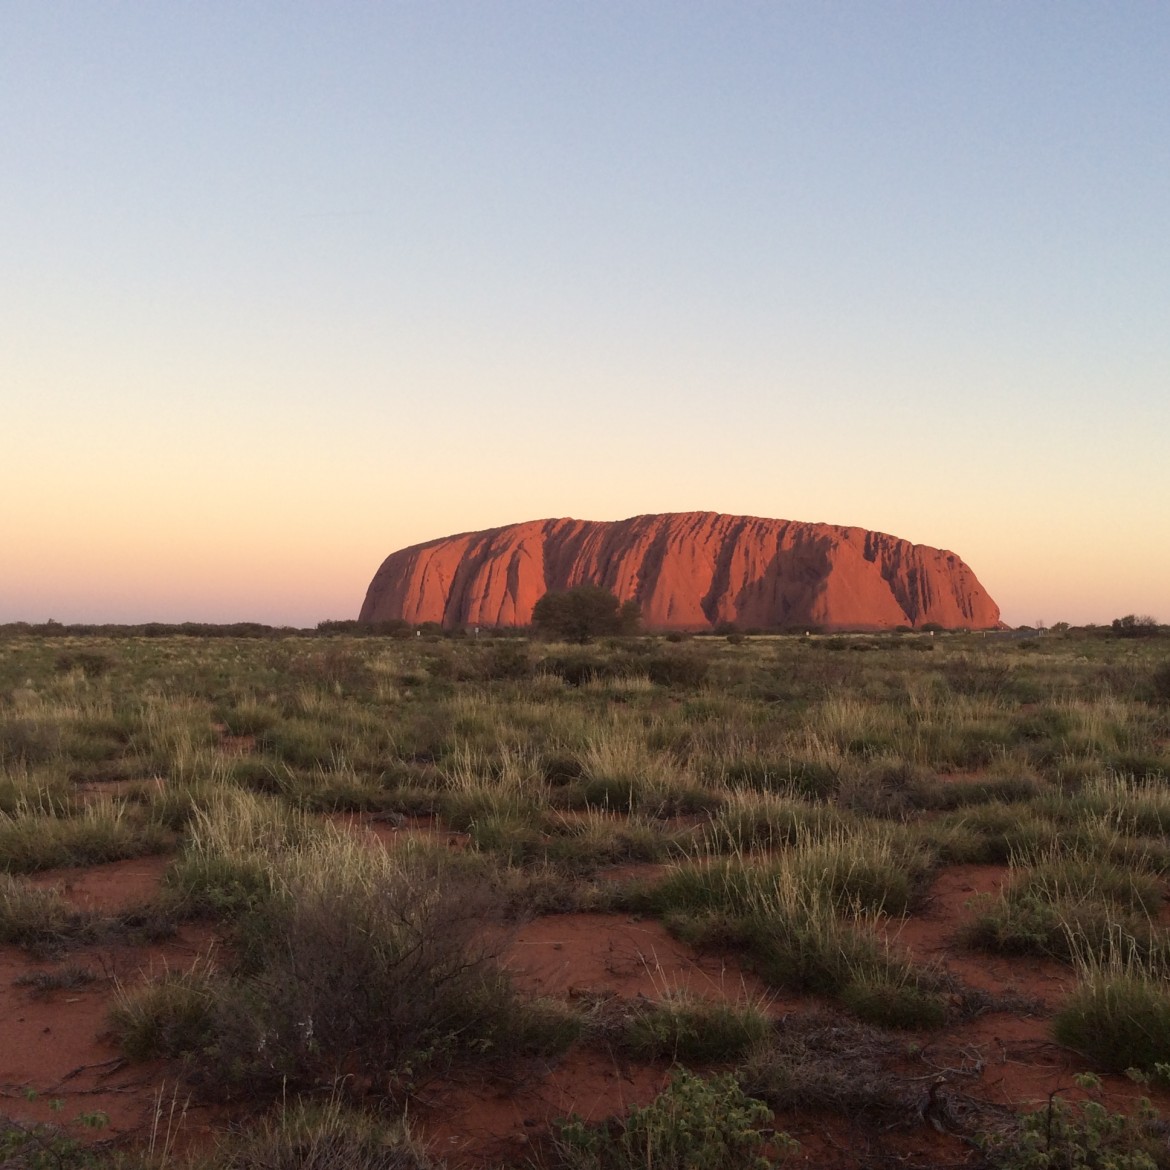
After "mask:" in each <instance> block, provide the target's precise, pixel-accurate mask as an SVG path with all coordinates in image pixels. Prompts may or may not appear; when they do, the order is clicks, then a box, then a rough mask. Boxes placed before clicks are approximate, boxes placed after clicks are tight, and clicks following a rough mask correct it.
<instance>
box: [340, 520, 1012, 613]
mask: <svg viewBox="0 0 1170 1170" xmlns="http://www.w3.org/2000/svg"><path fill="white" fill-rule="evenodd" d="M582 584H593V585H601V586H602V587H604V588H606V589H608V590H610V592H612V593H613V594H614V595H615V596H616V597H617V598H618V599H619V600H621V601H626V600H628V599H630V598H633V599H634V600H635V601H637V602H638V604H639V606H640V607H641V610H642V621H643V624H644V625H645V627H646V628H647V629H651V630H706V629H710V628H711V627H713V626H717V625H719V624H720V623H723V622H730V623H734V624H735V625H736V626H739V627H740V628H741V629H773V628H785V627H807V626H819V627H821V628H822V629H869V630H882V629H893V628H894V627H896V626H911V627H920V626H923V625H926V624H927V623H935V624H937V625H939V626H943V627H945V628H951V629H954V628H961V627H967V628H971V629H988V628H991V627H994V626H995V625H997V624H998V622H999V606H998V605H996V604H995V602H994V601H992V599H991V598H990V597H989V596H988V595H987V592H986V591H985V590H984V588H983V586H982V585H980V584H979V582H978V580H976V577H975V574H974V573H973V572H972V571H971V570H970V569H969V568H968V567H967V565H965V564H964V563H963V561H962V560H960V559H959V557H957V556H956V555H955V554H954V553H952V552H946V551H944V550H941V549H936V548H929V547H927V546H926V545H921V544H910V543H909V542H908V541H905V540H899V539H898V538H897V537H896V536H887V535H886V534H885V533H881V532H868V531H866V530H865V529H864V528H842V527H839V526H837V525H833V524H801V523H796V522H793V521H789V520H764V519H760V518H758V517H755V516H722V515H719V514H718V513H715V512H679V513H670V514H666V515H660V516H634V517H631V518H630V519H629V520H619V521H615V522H612V523H611V522H602V521H590V520H533V521H530V522H528V523H526V524H509V525H508V526H506V527H504V528H492V529H489V530H487V531H486V532H466V533H463V534H462V535H459V536H447V537H444V538H442V539H440V540H432V541H428V542H427V543H426V544H416V545H413V546H412V547H410V548H404V549H402V550H400V551H399V552H396V553H392V554H391V555H390V556H389V557H387V558H386V560H385V561H384V562H383V563H382V566H381V568H379V570H378V572H377V573H376V574H375V575H374V579H373V581H372V582H371V583H370V587H369V589H368V590H367V592H366V599H365V603H364V604H363V605H362V611H361V616H360V620H361V621H366V622H376V621H390V620H394V619H402V620H405V621H408V622H411V623H413V624H417V623H421V622H440V623H442V624H443V625H444V626H447V627H454V626H487V627H490V626H523V625H527V624H528V623H529V621H530V620H531V618H532V607H533V606H534V605H535V604H536V602H537V601H538V600H539V599H540V598H541V597H542V596H543V595H544V594H545V593H547V592H548V591H549V590H550V589H571V588H572V587H573V586H575V585H582Z"/></svg>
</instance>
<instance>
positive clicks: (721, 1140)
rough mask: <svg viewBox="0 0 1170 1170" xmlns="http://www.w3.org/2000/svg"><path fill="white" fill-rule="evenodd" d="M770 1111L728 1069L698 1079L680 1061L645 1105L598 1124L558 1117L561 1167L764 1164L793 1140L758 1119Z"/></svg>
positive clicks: (689, 1168)
mask: <svg viewBox="0 0 1170 1170" xmlns="http://www.w3.org/2000/svg"><path fill="white" fill-rule="evenodd" d="M771 1120H772V1111H771V1110H770V1109H769V1108H768V1107H767V1106H766V1105H765V1104H763V1102H761V1101H756V1100H754V1099H753V1098H751V1097H748V1096H746V1095H745V1094H744V1092H743V1090H742V1089H741V1088H740V1087H739V1085H738V1084H737V1083H736V1081H735V1078H734V1077H732V1076H730V1075H724V1076H717V1077H712V1078H711V1079H710V1080H704V1079H702V1078H701V1077H697V1076H694V1075H693V1074H691V1073H689V1072H687V1071H686V1070H685V1069H683V1068H676V1069H675V1070H674V1072H673V1073H672V1074H671V1081H670V1085H669V1087H668V1088H666V1089H665V1090H664V1091H663V1092H662V1093H660V1094H659V1095H658V1096H657V1097H656V1098H655V1099H654V1100H653V1101H651V1102H650V1104H649V1105H647V1106H645V1107H644V1108H636V1107H635V1108H633V1109H631V1110H630V1111H629V1113H627V1114H626V1116H625V1117H622V1118H616V1119H614V1120H612V1121H610V1122H609V1123H607V1124H604V1125H601V1126H589V1125H586V1124H585V1123H584V1122H582V1121H580V1120H579V1119H577V1118H570V1119H569V1120H568V1121H565V1122H562V1123H561V1124H560V1126H559V1127H558V1133H557V1153H558V1155H559V1159H560V1162H561V1164H562V1165H563V1166H564V1167H566V1168H567V1170H645V1168H646V1167H651V1166H652V1167H654V1170H767V1168H768V1167H769V1166H774V1165H776V1161H775V1160H770V1159H769V1158H767V1157H766V1156H765V1154H766V1151H767V1150H768V1147H769V1145H771V1147H772V1149H773V1151H774V1153H775V1154H776V1155H777V1156H778V1158H779V1159H782V1158H783V1157H784V1155H786V1154H787V1153H789V1152H790V1151H792V1150H793V1149H794V1148H795V1147H796V1143H795V1142H794V1141H793V1140H792V1139H791V1138H789V1137H788V1135H787V1134H783V1133H780V1134H770V1133H768V1132H765V1127H766V1126H767V1125H768V1124H769V1123H770V1122H771Z"/></svg>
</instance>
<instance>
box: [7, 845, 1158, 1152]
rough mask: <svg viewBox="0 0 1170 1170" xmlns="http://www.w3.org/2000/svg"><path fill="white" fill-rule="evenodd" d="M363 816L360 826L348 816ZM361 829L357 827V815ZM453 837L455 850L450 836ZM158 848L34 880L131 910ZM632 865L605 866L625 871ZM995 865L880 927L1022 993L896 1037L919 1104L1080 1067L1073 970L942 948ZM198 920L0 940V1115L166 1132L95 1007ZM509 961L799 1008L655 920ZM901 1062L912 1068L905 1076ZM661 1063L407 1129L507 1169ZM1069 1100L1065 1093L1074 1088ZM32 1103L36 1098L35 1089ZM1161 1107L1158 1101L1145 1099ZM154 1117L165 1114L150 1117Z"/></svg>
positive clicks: (527, 980)
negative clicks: (53, 938) (109, 935)
mask: <svg viewBox="0 0 1170 1170" xmlns="http://www.w3.org/2000/svg"><path fill="white" fill-rule="evenodd" d="M356 823H358V822H355V824H356ZM364 823H367V824H368V822H364ZM369 827H370V828H371V831H372V832H373V833H374V834H376V835H377V837H378V838H379V839H383V840H394V839H401V837H402V835H403V834H404V833H407V834H409V832H410V830H403V829H397V830H395V829H392V828H391V827H389V826H385V825H371V826H369ZM440 836H441V837H442V838H444V839H446V838H448V837H450V838H451V839H452V843H453V844H454V846H455V847H461V846H462V845H463V841H462V839H461V835H459V834H446V833H443V834H440ZM167 861H168V859H166V858H146V859H141V860H136V861H127V862H117V863H114V864H111V865H102V866H96V867H93V868H91V869H86V870H77V871H74V870H70V871H58V872H54V873H46V874H41V875H39V876H38V877H37V878H36V879H35V880H36V882H37V883H38V884H44V885H58V886H60V887H61V888H62V889H63V890H64V892H65V893H66V895H67V896H68V897H69V898H70V899H71V900H72V901H73V902H74V903H75V904H76V905H78V906H84V907H87V908H90V909H96V910H100V911H105V912H112V911H115V910H117V909H119V908H122V907H125V906H130V905H134V904H138V903H141V902H142V901H144V900H145V899H146V898H148V897H150V896H151V895H152V894H153V893H154V892H155V891H156V890H157V888H158V882H159V880H160V878H161V875H162V872H163V870H164V869H165V867H166V865H167ZM631 872H632V869H631V867H623V868H622V869H620V870H615V871H611V875H614V876H619V877H628V876H630V874H631ZM1004 875H1005V870H1004V868H1003V867H999V866H955V867H951V868H949V869H946V870H944V871H943V872H942V873H941V874H940V876H939V878H938V880H937V881H936V883H935V886H934V888H933V890H932V893H931V896H930V899H929V902H928V904H927V906H926V908H925V910H924V911H923V912H922V913H920V914H918V915H916V916H915V917H913V918H911V919H909V920H907V921H906V922H905V923H904V924H901V925H900V926H899V925H898V924H892V925H891V930H892V931H893V932H894V934H895V935H896V938H897V941H898V943H899V944H900V945H902V946H905V947H906V948H907V949H908V950H909V951H911V953H912V954H913V955H914V956H915V957H916V958H917V959H919V960H922V961H930V960H934V961H937V962H940V963H942V964H944V965H945V966H946V967H947V968H948V969H949V970H950V971H951V972H952V973H953V974H955V975H956V976H958V977H959V978H960V979H961V980H962V981H963V982H964V983H965V984H967V985H968V986H971V987H974V988H980V989H984V990H986V991H988V992H991V993H995V994H997V995H1012V996H1018V997H1020V999H1021V1001H1025V1002H1026V1001H1032V1002H1034V1003H1035V1004H1036V1007H1035V1009H1034V1010H1033V1011H1032V1012H1031V1014H1028V1013H1027V1012H1026V1011H1025V1012H1024V1013H1023V1014H1020V1013H1016V1012H1013V1013H1007V1012H1003V1011H995V1012H991V1011H989V1012H987V1013H986V1014H984V1015H981V1016H979V1017H977V1018H976V1019H974V1020H971V1021H969V1022H966V1023H964V1024H961V1025H959V1026H957V1027H954V1028H951V1029H949V1030H948V1031H946V1032H945V1033H943V1034H941V1035H939V1034H930V1033H927V1034H923V1035H921V1036H908V1037H907V1056H906V1062H907V1069H906V1070H902V1071H903V1072H906V1073H907V1075H910V1076H912V1077H915V1078H917V1080H916V1082H915V1083H917V1084H921V1086H922V1096H923V1104H924V1105H925V1103H926V1101H927V1099H928V1095H929V1091H930V1087H931V1085H932V1084H933V1083H934V1082H935V1081H936V1080H938V1079H940V1078H941V1079H942V1080H943V1081H944V1082H945V1083H944V1084H943V1086H942V1090H941V1091H942V1092H943V1094H944V1095H949V1099H951V1100H953V1101H954V1102H955V1103H956V1106H957V1105H959V1104H961V1103H962V1102H964V1101H968V1100H969V1099H976V1100H978V1101H981V1102H984V1103H986V1105H988V1106H994V1105H997V1104H998V1105H1003V1106H1009V1107H1011V1108H1013V1109H1021V1108H1036V1107H1039V1106H1040V1105H1041V1104H1043V1103H1044V1102H1045V1101H1046V1100H1047V1098H1048V1095H1049V1094H1050V1093H1052V1092H1054V1091H1057V1090H1061V1091H1064V1090H1070V1089H1072V1087H1073V1076H1074V1074H1075V1073H1077V1072H1079V1071H1080V1070H1081V1069H1082V1068H1083V1061H1081V1060H1080V1059H1079V1058H1078V1057H1077V1056H1076V1055H1075V1054H1072V1053H1070V1052H1068V1051H1067V1050H1064V1049H1062V1048H1060V1047H1059V1046H1057V1045H1056V1044H1055V1043H1054V1042H1053V1041H1052V1040H1051V1039H1050V1037H1049V1030H1048V1020H1047V1018H1046V1017H1047V1014H1048V1012H1049V1011H1050V1010H1051V1008H1052V1007H1053V1006H1054V1005H1056V1004H1057V1003H1059V1001H1060V999H1061V998H1062V996H1063V995H1064V994H1065V993H1066V992H1067V991H1068V989H1069V987H1070V985H1071V973H1070V972H1069V970H1068V969H1067V968H1064V967H1062V966H1060V965H1059V964H1056V963H1051V962H1044V961H1039V960H1035V959H1019V960H1016V959H996V958H983V957H981V956H974V955H969V954H964V953H961V952H959V951H957V950H956V949H955V948H954V946H953V941H952V940H953V936H954V934H955V931H956V929H957V928H958V927H959V925H960V924H961V923H962V922H963V920H964V919H965V917H967V916H968V915H969V914H970V913H971V911H970V909H969V908H968V906H967V902H968V901H969V899H970V898H971V897H972V896H973V895H975V894H978V893H993V892H995V891H996V890H997V889H998V887H999V883H1000V882H1001V881H1002V880H1003V878H1004ZM214 947H215V938H214V936H213V934H212V932H210V931H208V930H207V929H204V928H200V927H195V926H190V925H187V926H184V927H183V928H182V929H181V931H180V932H179V935H178V937H177V938H175V939H173V940H170V941H167V942H165V943H162V944H158V945H152V946H126V945H115V946H110V945H102V946H94V947H81V948H77V949H73V950H71V951H70V952H69V953H68V954H67V955H62V956H61V957H59V958H56V959H53V960H45V959H36V958H33V957H31V956H30V955H29V954H28V953H27V952H25V951H22V950H20V949H18V948H15V947H0V1054H2V1055H0V1094H2V1095H3V1097H4V1098H5V1100H4V1102H3V1105H2V1106H0V1110H2V1111H3V1112H4V1113H7V1114H8V1115H9V1116H12V1117H15V1118H18V1119H21V1120H25V1121H37V1120H53V1121H56V1122H58V1123H61V1122H68V1121H71V1120H72V1119H74V1118H76V1117H77V1116H78V1115H80V1114H84V1113H91V1112H94V1111H97V1110H101V1111H103V1112H105V1113H106V1114H108V1115H109V1119H110V1121H109V1125H108V1127H107V1128H106V1129H104V1130H103V1131H101V1134H100V1136H102V1137H111V1136H113V1137H120V1136H129V1137H132V1138H133V1139H134V1140H136V1141H140V1142H143V1143H145V1142H147V1141H149V1140H150V1139H151V1134H152V1130H156V1131H157V1132H156V1140H157V1142H159V1143H161V1142H162V1141H163V1140H164V1135H165V1129H166V1124H167V1122H166V1116H165V1115H166V1114H167V1112H168V1111H170V1110H171V1109H172V1108H174V1109H175V1110H176V1111H181V1110H182V1107H183V1104H184V1101H185V1097H184V1096H183V1095H182V1093H181V1092H180V1091H179V1090H178V1088H177V1080H176V1073H175V1070H174V1069H173V1068H170V1067H168V1066H167V1065H166V1064H164V1063H161V1062H160V1063H152V1064H144V1065H129V1064H127V1063H126V1062H125V1061H124V1060H122V1059H121V1058H120V1056H119V1053H118V1051H117V1049H116V1048H115V1047H114V1046H113V1045H112V1044H111V1042H110V1040H109V1038H108V1037H107V1035H106V1032H105V1029H106V1017H107V1013H108V1012H109V1010H110V1007H111V1006H112V1004H113V1003H114V1000H115V996H116V993H117V988H118V987H119V985H121V986H132V985H133V984H134V983H135V982H137V981H139V980H141V979H144V978H148V977H150V976H151V975H157V974H158V973H160V972H161V971H163V970H166V969H168V968H170V969H175V968H187V967H189V966H191V964H192V963H195V962H197V961H200V960H203V959H206V957H207V956H208V955H209V953H211V952H213V951H214ZM66 962H68V963H71V964H77V965H80V966H85V967H88V968H89V969H90V970H92V971H93V972H94V973H95V974H96V975H97V976H98V978H97V979H96V980H95V981H94V982H92V983H89V984H86V985H84V986H81V987H78V988H76V989H66V990H58V991H53V992H50V993H49V994H47V995H38V994H37V993H36V992H35V991H34V990H33V989H32V988H30V987H27V986H18V985H17V984H16V983H15V980H17V979H18V978H19V977H20V976H23V975H27V974H28V973H30V972H35V971H38V970H51V969H54V968H56V967H59V966H60V965H61V964H62V963H66ZM506 962H507V965H508V966H509V968H510V969H511V970H512V972H513V973H514V976H515V978H516V980H517V982H518V984H519V986H520V987H521V988H522V989H524V990H526V991H529V992H531V993H534V994H540V995H551V996H561V997H569V998H570V999H572V998H577V997H594V998H596V997H609V996H620V997H623V998H634V997H637V996H646V997H651V998H657V997H660V996H661V995H662V994H663V993H665V992H668V991H676V990H686V991H687V992H690V993H691V994H693V995H696V996H703V997H716V996H722V997H725V998H729V999H733V1000H736V1001H745V1000H750V1001H752V1002H755V1003H757V1004H761V1005H763V1006H765V1007H766V1009H767V1010H768V1011H770V1012H771V1013H773V1014H774V1015H776V1016H778V1017H780V1016H783V1015H784V1014H785V1013H789V1012H798V1011H805V1010H809V1008H810V1007H811V1006H815V1005H811V1004H810V1002H809V1001H807V1000H805V1001H801V1000H798V999H796V998H794V997H789V996H783V995H777V994H775V993H773V992H770V991H768V990H767V989H766V988H764V987H763V986H761V985H760V984H759V982H758V981H757V980H755V979H754V978H753V977H752V976H751V975H750V974H749V973H746V972H744V971H743V970H741V969H740V968H739V967H738V966H736V964H735V963H734V962H733V961H731V960H730V959H720V958H718V957H712V956H709V955H704V956H698V955H696V954H694V953H693V952H692V951H691V950H690V948H688V947H686V946H684V945H683V944H681V943H680V942H678V941H677V940H675V939H672V938H671V937H670V936H669V935H668V934H667V933H666V931H665V930H664V929H663V928H662V927H661V926H660V925H659V924H658V923H657V922H654V921H650V920H641V919H637V918H634V917H630V916H628V915H614V914H571V915H557V916H549V917H543V918H537V919H535V920H533V921H531V922H529V923H527V924H525V925H523V926H521V927H520V928H518V930H517V931H516V933H515V935H514V937H513V938H512V940H511V943H510V945H509V948H508V951H507V955H506ZM907 1070H908V1071H907ZM667 1076H668V1069H667V1067H666V1066H665V1065H661V1064H656V1065H643V1064H634V1063H630V1062H628V1061H625V1060H623V1059H621V1058H620V1057H618V1056H615V1055H613V1054H612V1053H607V1052H604V1051H600V1050H596V1049H576V1050H573V1051H571V1052H570V1053H569V1054H568V1055H566V1056H565V1057H563V1058H560V1059H557V1060H554V1061H548V1062H534V1063H532V1064H531V1065H530V1066H529V1067H527V1068H525V1069H522V1070H521V1071H520V1072H519V1073H516V1074H514V1075H513V1077H512V1079H509V1080H505V1081H499V1080H493V1079H491V1078H488V1077H480V1078H477V1079H464V1080H461V1081H459V1082H458V1083H447V1084H442V1085H433V1086H431V1087H430V1088H428V1089H427V1090H426V1091H425V1092H423V1093H422V1094H421V1095H420V1096H419V1097H418V1098H417V1099H415V1100H413V1101H411V1102H410V1115H411V1117H412V1118H413V1119H414V1122H413V1123H414V1127H415V1130H416V1132H417V1133H420V1134H421V1135H422V1136H423V1138H424V1139H425V1140H426V1141H428V1142H429V1143H430V1145H431V1148H432V1150H433V1152H434V1153H435V1154H437V1155H441V1156H442V1157H444V1158H446V1159H448V1160H449V1161H450V1163H451V1164H452V1165H454V1166H467V1167H477V1168H478V1167H486V1166H489V1165H500V1164H501V1163H508V1162H513V1163H519V1162H521V1161H522V1160H523V1159H524V1158H525V1157H526V1156H527V1155H528V1153H529V1152H530V1149H531V1144H532V1142H533V1141H534V1140H537V1139H539V1137H540V1135H541V1134H542V1133H544V1132H546V1131H547V1126H548V1124H549V1123H550V1122H551V1121H552V1120H553V1119H555V1118H557V1117H561V1116H565V1115H567V1114H569V1113H574V1112H575V1113H577V1114H579V1115H581V1116H582V1117H585V1118H587V1119H599V1118H602V1117H606V1116H609V1115H613V1114H618V1113H622V1112H624V1110H625V1109H626V1108H627V1107H628V1106H629V1105H631V1104H634V1103H638V1104H644V1103H645V1102H647V1101H649V1100H651V1099H652V1098H653V1097H654V1096H655V1095H656V1094H657V1093H658V1092H659V1091H660V1090H661V1089H662V1087H663V1086H664V1084H665V1082H666V1078H667ZM1069 1095H1070V1096H1073V1097H1075V1096H1076V1092H1075V1090H1074V1091H1073V1092H1071V1093H1070V1094H1069ZM1138 1095H1139V1091H1138V1089H1137V1088H1136V1087H1135V1086H1133V1085H1131V1084H1130V1083H1129V1082H1128V1081H1125V1080H1124V1079H1122V1078H1106V1093H1105V1100H1106V1103H1107V1104H1109V1105H1110V1106H1112V1107H1115V1108H1116V1107H1122V1106H1124V1105H1125V1104H1126V1103H1130V1102H1132V1101H1133V1100H1134V1099H1135V1098H1136V1097H1137V1096H1138ZM30 1096H31V1097H32V1099H30ZM1153 1096H1154V1099H1155V1104H1156V1105H1158V1107H1159V1108H1160V1109H1161V1110H1162V1111H1163V1113H1164V1114H1165V1113H1167V1112H1170V1094H1167V1093H1161V1094H1153ZM160 1111H161V1113H162V1114H163V1117H162V1121H161V1123H160V1122H158V1121H156V1117H157V1116H158V1115H159V1113H160ZM222 1119H223V1111H222V1109H220V1110H218V1111H213V1110H209V1109H206V1108H202V1107H199V1106H197V1105H195V1104H192V1105H191V1107H190V1110H189V1111H188V1112H187V1114H186V1116H185V1118H184V1119H183V1122H182V1130H183V1134H184V1137H185V1139H186V1140H187V1141H191V1140H194V1141H199V1140H202V1136H203V1135H205V1134H206V1132H207V1130H208V1128H209V1126H210V1125H211V1124H212V1122H215V1121H222ZM776 1125H777V1127H778V1128H783V1129H785V1130H787V1131H788V1132H790V1133H791V1134H793V1136H795V1137H797V1138H798V1139H799V1140H800V1142H801V1144H802V1148H801V1152H800V1153H799V1154H798V1155H795V1156H794V1157H793V1159H792V1160H791V1163H790V1164H792V1165H808V1166H823V1167H833V1168H840V1170H845V1168H847V1167H852V1166H857V1165H858V1164H859V1159H860V1158H861V1157H862V1156H863V1155H864V1154H869V1155H871V1156H872V1155H873V1154H875V1153H877V1152H881V1153H884V1154H886V1155H888V1156H890V1157H892V1158H895V1159H896V1160H897V1162H898V1164H900V1165H904V1166H920V1167H921V1166H943V1165H962V1164H964V1163H965V1162H969V1161H973V1160H974V1156H975V1155H974V1151H973V1150H972V1149H971V1147H970V1146H969V1145H967V1144H964V1143H963V1142H962V1141H961V1140H959V1139H958V1138H956V1137H954V1136H952V1135H950V1134H946V1133H939V1132H936V1130H935V1129H933V1128H931V1126H930V1125H928V1124H926V1123H925V1122H923V1124H921V1125H918V1126H917V1127H915V1128H913V1129H911V1130H909V1131H904V1132H899V1131H888V1132H881V1131H878V1130H874V1129H873V1128H869V1129H867V1128H865V1127H864V1126H863V1125H861V1124H860V1123H853V1122H850V1121H849V1120H847V1119H843V1118H841V1117H840V1116H838V1115H833V1114H824V1115H817V1114H812V1113H809V1112H807V1111H803V1112H801V1113H799V1114H788V1115H784V1116H780V1117H778V1118H777V1121H776Z"/></svg>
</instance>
